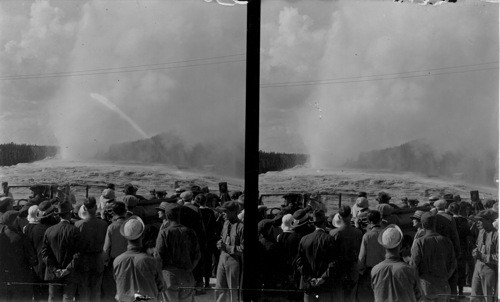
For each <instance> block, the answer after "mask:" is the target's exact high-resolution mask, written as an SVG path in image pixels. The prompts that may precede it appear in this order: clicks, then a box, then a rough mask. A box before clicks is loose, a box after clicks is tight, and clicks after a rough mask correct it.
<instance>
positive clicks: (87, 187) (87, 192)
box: [85, 185, 90, 198]
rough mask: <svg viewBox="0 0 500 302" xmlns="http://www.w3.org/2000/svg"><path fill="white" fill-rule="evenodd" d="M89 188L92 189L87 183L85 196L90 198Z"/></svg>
mask: <svg viewBox="0 0 500 302" xmlns="http://www.w3.org/2000/svg"><path fill="white" fill-rule="evenodd" d="M89 189H90V186H89V185H86V186H85V198H89Z"/></svg>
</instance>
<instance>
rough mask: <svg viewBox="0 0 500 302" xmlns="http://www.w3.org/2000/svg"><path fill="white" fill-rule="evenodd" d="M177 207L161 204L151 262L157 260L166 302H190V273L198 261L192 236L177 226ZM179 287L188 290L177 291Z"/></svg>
mask: <svg viewBox="0 0 500 302" xmlns="http://www.w3.org/2000/svg"><path fill="white" fill-rule="evenodd" d="M181 208H182V207H181V206H179V205H177V204H169V203H166V202H162V203H161V204H160V206H159V207H158V208H157V210H158V212H160V213H163V220H164V225H163V227H162V229H161V230H160V233H159V234H158V239H157V241H156V251H155V258H157V259H161V262H162V273H163V278H164V279H165V282H166V291H165V293H166V296H167V300H168V301H186V302H187V301H194V293H195V291H194V290H193V289H192V287H193V286H194V285H195V278H194V276H193V270H194V268H195V267H196V266H197V264H198V261H199V260H200V258H201V253H200V246H199V244H198V239H197V238H196V233H195V232H194V231H193V230H192V229H190V228H188V227H186V226H184V225H182V224H181V223H180V219H179V218H180V212H181ZM179 287H191V288H188V289H181V288H179Z"/></svg>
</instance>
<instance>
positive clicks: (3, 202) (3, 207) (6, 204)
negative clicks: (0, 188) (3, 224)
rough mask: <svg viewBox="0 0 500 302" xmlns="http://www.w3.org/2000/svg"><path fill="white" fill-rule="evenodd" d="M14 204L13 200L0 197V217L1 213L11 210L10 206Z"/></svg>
mask: <svg viewBox="0 0 500 302" xmlns="http://www.w3.org/2000/svg"><path fill="white" fill-rule="evenodd" d="M13 204H14V200H13V199H12V198H10V197H0V217H1V216H2V215H3V213H5V212H7V211H9V210H12V209H13V208H12V205H13Z"/></svg>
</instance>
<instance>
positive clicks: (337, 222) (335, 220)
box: [332, 213, 344, 228]
mask: <svg viewBox="0 0 500 302" xmlns="http://www.w3.org/2000/svg"><path fill="white" fill-rule="evenodd" d="M332 224H333V226H334V227H336V228H340V227H341V226H343V225H344V220H342V218H340V215H339V213H337V214H335V216H333V219H332Z"/></svg>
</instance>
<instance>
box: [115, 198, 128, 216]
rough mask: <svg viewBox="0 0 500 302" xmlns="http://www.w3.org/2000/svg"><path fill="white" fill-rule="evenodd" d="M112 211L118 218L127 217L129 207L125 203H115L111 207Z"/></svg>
mask: <svg viewBox="0 0 500 302" xmlns="http://www.w3.org/2000/svg"><path fill="white" fill-rule="evenodd" d="M111 211H112V212H113V214H115V215H118V216H121V215H125V214H126V213H127V206H126V205H125V203H124V202H121V201H115V202H113V203H112V205H111Z"/></svg>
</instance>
